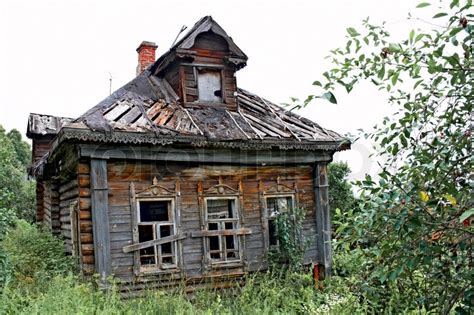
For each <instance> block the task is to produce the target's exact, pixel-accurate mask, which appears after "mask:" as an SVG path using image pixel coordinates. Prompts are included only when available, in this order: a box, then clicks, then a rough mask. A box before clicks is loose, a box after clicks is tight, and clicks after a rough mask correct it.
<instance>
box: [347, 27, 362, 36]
mask: <svg viewBox="0 0 474 315" xmlns="http://www.w3.org/2000/svg"><path fill="white" fill-rule="evenodd" d="M346 31H347V33H349V35H350V36H351V37H357V36H359V35H360V34H359V33H358V32H357V31H356V29H355V28H353V27H348V28H347V29H346Z"/></svg>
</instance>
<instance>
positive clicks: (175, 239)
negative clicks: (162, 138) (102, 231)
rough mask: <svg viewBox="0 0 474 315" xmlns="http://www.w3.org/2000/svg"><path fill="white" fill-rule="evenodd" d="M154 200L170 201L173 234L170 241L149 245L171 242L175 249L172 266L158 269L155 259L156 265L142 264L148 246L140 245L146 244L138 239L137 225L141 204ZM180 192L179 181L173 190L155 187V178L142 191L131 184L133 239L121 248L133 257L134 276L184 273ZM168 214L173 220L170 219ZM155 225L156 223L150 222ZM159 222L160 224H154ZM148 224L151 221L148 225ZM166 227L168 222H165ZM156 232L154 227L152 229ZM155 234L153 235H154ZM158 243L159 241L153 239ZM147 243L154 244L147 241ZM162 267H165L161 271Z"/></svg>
mask: <svg viewBox="0 0 474 315" xmlns="http://www.w3.org/2000/svg"><path fill="white" fill-rule="evenodd" d="M153 200H170V202H171V205H170V208H171V209H168V216H169V217H168V221H167V222H171V221H170V219H173V221H174V227H173V232H174V235H170V236H169V237H170V238H171V240H169V241H168V240H166V242H162V243H160V242H158V244H156V245H155V244H153V245H151V246H155V247H160V246H161V245H164V244H168V243H171V246H174V257H175V260H174V263H173V266H169V265H165V266H161V265H160V266H158V265H157V261H156V260H155V265H154V266H153V265H152V266H151V267H149V266H147V265H143V266H142V264H141V260H140V250H141V249H145V248H148V247H151V246H148V247H143V246H144V245H145V246H146V245H148V244H143V243H146V242H140V239H139V228H138V226H139V223H140V204H139V202H140V201H153ZM180 208H181V192H180V181H179V180H176V183H175V186H174V188H167V187H164V186H161V185H159V184H158V179H157V178H156V177H154V178H153V181H152V185H151V186H148V187H146V188H144V189H142V190H136V189H135V183H134V182H131V183H130V214H131V227H132V240H131V242H130V243H129V245H126V246H124V247H123V248H122V250H123V252H124V253H131V254H133V262H134V263H133V274H134V275H135V276H136V277H138V276H142V275H154V274H174V273H179V272H180V271H181V270H184V265H183V243H182V242H183V240H184V239H185V238H186V237H187V234H186V233H182V231H181V214H180ZM170 215H171V216H172V218H170ZM153 222H155V221H153ZM157 222H160V223H162V222H163V221H157ZM150 223H151V222H150ZM166 224H169V223H165V225H166ZM155 231H156V228H155ZM154 235H156V234H155V232H154ZM154 241H155V242H156V241H159V240H158V239H155V240H154ZM149 242H153V240H152V241H149ZM161 267H165V268H161Z"/></svg>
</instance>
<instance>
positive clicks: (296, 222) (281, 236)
mask: <svg viewBox="0 0 474 315" xmlns="http://www.w3.org/2000/svg"><path fill="white" fill-rule="evenodd" d="M305 214H306V209H304V208H298V207H296V208H291V209H289V210H288V211H285V212H282V213H280V214H279V215H278V217H277V218H276V220H275V221H276V227H277V231H278V232H277V238H278V249H277V252H276V257H275V258H276V259H277V260H279V261H280V262H281V261H283V262H288V264H289V267H290V268H293V269H296V270H299V269H301V267H302V266H303V262H304V255H305V252H306V249H307V248H308V245H309V244H308V240H307V239H306V238H305V236H304V235H303V222H304V218H305Z"/></svg>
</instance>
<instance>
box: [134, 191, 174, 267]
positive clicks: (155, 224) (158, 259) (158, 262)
mask: <svg viewBox="0 0 474 315" xmlns="http://www.w3.org/2000/svg"><path fill="white" fill-rule="evenodd" d="M143 201H145V202H147V201H148V202H150V201H169V202H170V206H169V208H168V221H145V222H141V221H140V214H141V208H140V202H143ZM175 205H176V198H175V197H138V198H136V209H137V211H136V218H135V219H136V222H137V229H138V233H139V234H140V231H139V226H152V228H153V237H154V238H153V239H154V240H158V239H160V238H161V235H160V237H159V238H158V236H157V235H158V234H161V232H160V227H161V226H170V225H172V231H173V234H171V235H170V236H173V235H177V233H178V231H177V230H178V229H177V226H176V213H175V212H176V206H175ZM163 245H164V244H162V245H154V246H150V247H154V252H155V254H154V256H155V264H154V265H152V264H150V265H144V264H142V262H141V257H142V256H141V254H140V251H139V253H138V256H139V258H140V260H139V261H140V271H141V272H147V271H156V270H169V269H176V268H178V254H177V253H178V244H177V242H176V241H173V242H171V252H172V254H167V255H166V257H172V259H173V260H174V263H172V264H169V263H163V254H162V253H161V251H162V246H163Z"/></svg>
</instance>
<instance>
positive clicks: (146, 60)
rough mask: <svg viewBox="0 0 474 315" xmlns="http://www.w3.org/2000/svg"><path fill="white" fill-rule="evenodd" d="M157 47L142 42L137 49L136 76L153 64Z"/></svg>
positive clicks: (153, 44)
mask: <svg viewBox="0 0 474 315" xmlns="http://www.w3.org/2000/svg"><path fill="white" fill-rule="evenodd" d="M157 47H158V46H157V45H156V44H155V43H153V42H147V41H143V42H142V43H141V44H140V46H138V48H137V53H138V65H137V76H138V75H140V73H142V72H143V70H145V69H146V68H147V67H148V66H149V65H151V64H152V63H154V62H155V51H156V48H157Z"/></svg>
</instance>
